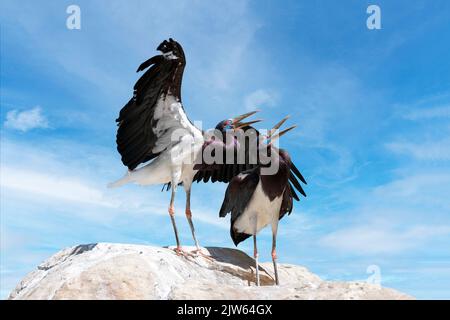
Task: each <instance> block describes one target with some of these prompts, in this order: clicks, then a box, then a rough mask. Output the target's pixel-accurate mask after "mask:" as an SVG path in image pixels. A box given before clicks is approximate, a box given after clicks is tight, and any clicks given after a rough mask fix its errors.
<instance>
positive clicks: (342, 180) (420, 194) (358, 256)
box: [0, 0, 450, 299]
mask: <svg viewBox="0 0 450 320" xmlns="http://www.w3.org/2000/svg"><path fill="white" fill-rule="evenodd" d="M74 3H75V4H77V5H79V6H80V8H81V30H68V29H67V28H66V18H67V16H68V15H67V14H66V8H67V6H68V5H70V4H74ZM369 4H377V5H379V6H380V8H381V14H382V16H381V17H382V29H381V30H368V29H367V27H366V19H367V17H368V15H367V13H366V8H367V7H368V5H369ZM449 12H450V4H449V3H448V1H444V0H442V1H438V0H434V1H425V0H424V1H419V0H416V1H381V0H375V1H371V2H368V1H360V0H352V1H339V2H338V1H331V0H330V1H314V2H312V1H284V2H283V3H280V2H278V1H277V2H275V1H239V3H238V2H237V1H165V3H164V4H163V3H162V2H160V1H95V2H93V1H74V2H73V1H22V2H21V3H20V4H18V3H17V2H16V1H7V0H2V1H1V3H0V18H1V118H0V120H1V123H0V126H1V140H0V141H1V145H0V146H1V172H0V173H1V174H0V182H1V184H0V186H1V190H0V191H1V192H0V199H1V203H0V213H1V215H0V219H1V221H0V222H1V255H0V260H1V261H0V263H1V264H0V266H1V273H0V289H1V297H3V298H4V297H6V296H7V294H8V292H9V291H10V290H11V289H12V288H13V287H14V286H15V285H16V283H17V282H18V281H19V280H20V279H21V278H22V277H23V276H24V275H25V274H26V273H27V272H29V271H31V270H33V269H34V268H35V267H36V265H37V264H38V263H39V262H41V261H42V260H44V259H45V258H47V257H49V256H50V255H51V254H53V253H55V252H56V251H58V250H60V249H61V248H63V247H67V246H72V245H76V244H80V243H91V242H126V243H139V244H151V245H170V244H173V243H174V239H173V233H172V230H171V228H172V227H171V224H170V222H169V218H168V216H167V204H168V201H169V196H170V195H169V194H168V193H161V192H160V187H159V186H154V187H153V186H152V187H145V188H142V187H137V186H127V187H124V188H121V189H118V190H110V189H107V188H106V185H107V183H108V182H110V181H113V180H115V179H116V178H118V177H120V176H121V175H122V174H123V173H124V171H125V170H124V167H123V166H122V164H121V162H120V158H119V155H118V154H117V152H116V150H115V130H116V127H115V122H114V120H115V118H116V116H117V114H118V111H119V110H120V108H121V107H122V105H123V104H124V103H125V102H126V101H127V100H128V99H129V97H130V96H131V93H132V91H131V89H132V86H133V84H134V82H135V81H136V79H137V77H138V75H137V74H136V73H135V72H134V71H135V70H136V68H137V66H138V65H139V64H140V63H141V62H143V61H144V60H146V59H147V58H148V57H150V56H152V55H154V54H155V48H156V46H157V45H158V44H159V43H160V42H161V41H162V40H163V39H165V38H168V37H173V38H175V39H177V40H178V41H179V42H180V43H181V44H182V45H183V47H184V49H185V52H186V56H187V67H186V70H185V76H184V80H183V89H182V91H183V93H182V95H183V102H184V105H185V109H186V111H187V113H188V115H189V117H190V118H191V120H196V121H203V126H204V128H209V127H212V126H215V124H216V123H217V122H218V121H219V120H221V119H225V118H229V117H231V116H233V115H237V114H240V113H243V112H244V111H246V110H247V109H251V108H253V106H257V107H259V108H260V109H262V112H261V117H263V118H264V119H266V120H267V121H266V123H267V126H270V125H271V124H273V123H275V122H276V121H277V120H279V119H281V118H282V117H284V116H285V115H286V114H290V115H291V120H290V123H296V124H298V128H297V129H296V130H294V131H293V132H290V133H289V134H288V135H286V136H285V137H284V139H283V140H282V142H281V143H282V146H283V147H285V148H287V149H288V150H289V151H290V153H291V154H292V157H293V159H294V160H295V162H296V164H297V166H298V167H299V168H300V169H301V170H302V172H303V174H304V176H305V177H306V179H307V180H308V182H309V184H308V186H307V188H306V192H307V194H308V198H307V199H306V200H305V201H302V202H301V203H296V206H295V209H294V212H293V214H292V215H291V216H289V217H287V218H285V219H283V220H282V223H281V226H280V230H279V241H278V247H279V250H278V251H279V258H280V262H284V263H296V264H301V265H304V266H306V267H308V268H309V269H310V270H311V271H313V272H315V273H317V274H319V275H320V276H322V277H323V278H326V279H331V280H356V279H366V278H367V277H368V276H369V274H367V273H366V270H367V268H368V267H369V266H370V265H377V266H379V267H380V270H381V277H382V278H381V280H382V285H385V286H389V287H393V288H397V289H399V290H402V291H404V292H406V293H409V294H412V295H414V296H416V297H418V298H422V299H426V298H441V299H442V298H447V299H449V298H450V250H449V243H450V200H449V194H450V138H449V137H450V60H449V59H448V57H449V56H450V41H448V39H449V38H450V20H449V19H448V15H449ZM225 187H226V186H225V185H217V184H214V185H212V184H209V185H195V186H194V189H193V199H192V210H193V215H194V222H195V224H196V228H197V230H198V231H197V233H198V236H199V241H200V243H201V244H202V245H204V246H229V247H232V246H233V245H232V242H231V239H230V238H229V231H228V220H227V219H219V218H218V209H219V208H220V204H221V201H222V200H223V192H224V190H225ZM176 208H177V211H178V216H177V222H178V224H179V229H180V231H181V240H182V243H184V244H186V245H192V240H191V236H190V231H189V227H188V225H187V223H186V221H185V218H184V213H183V211H184V194H183V192H179V193H178V195H177V201H176ZM259 239H260V240H259V245H260V251H261V255H262V260H267V261H268V260H269V259H270V245H271V235H270V230H265V231H263V232H262V234H261V236H260V237H259ZM240 248H241V249H242V250H245V251H246V252H248V253H251V250H250V249H251V244H250V243H243V244H242V245H241V246H240Z"/></svg>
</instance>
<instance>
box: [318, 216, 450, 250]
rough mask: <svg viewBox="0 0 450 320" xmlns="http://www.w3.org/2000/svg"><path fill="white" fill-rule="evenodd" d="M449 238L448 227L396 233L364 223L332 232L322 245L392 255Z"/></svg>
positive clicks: (432, 227)
mask: <svg viewBox="0 0 450 320" xmlns="http://www.w3.org/2000/svg"><path fill="white" fill-rule="evenodd" d="M449 235H450V227H448V226H441V225H421V226H413V227H410V228H407V229H405V230H399V229H397V228H396V226H393V225H390V224H387V223H383V224H378V225H374V224H372V223H370V222H367V223H366V224H365V225H358V226H354V227H350V228H345V229H341V230H339V231H336V232H333V233H331V234H329V235H327V236H325V237H324V238H322V239H321V244H322V245H325V246H327V247H330V248H333V249H336V250H338V251H348V252H352V253H356V254H363V255H376V254H393V253H399V252H403V251H405V250H408V249H415V248H417V247H418V246H420V245H423V244H425V243H426V242H427V241H429V240H431V239H433V238H435V237H439V236H449Z"/></svg>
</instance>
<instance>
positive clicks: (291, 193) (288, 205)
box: [280, 161, 307, 219]
mask: <svg viewBox="0 0 450 320" xmlns="http://www.w3.org/2000/svg"><path fill="white" fill-rule="evenodd" d="M289 165H290V172H289V184H288V188H286V190H284V193H283V200H282V202H281V208H280V219H281V218H283V216H284V215H285V214H286V213H287V214H291V212H292V209H293V206H294V203H293V200H294V199H295V200H296V201H300V198H299V196H298V195H297V193H296V190H297V191H298V192H300V193H301V194H302V195H303V196H304V197H306V193H305V191H304V190H303V187H302V185H301V184H300V182H299V181H298V179H299V180H300V181H301V182H302V183H304V184H307V183H306V180H305V178H304V177H303V175H302V174H301V173H300V171H299V170H298V169H297V167H296V166H295V164H294V163H293V162H292V161H289Z"/></svg>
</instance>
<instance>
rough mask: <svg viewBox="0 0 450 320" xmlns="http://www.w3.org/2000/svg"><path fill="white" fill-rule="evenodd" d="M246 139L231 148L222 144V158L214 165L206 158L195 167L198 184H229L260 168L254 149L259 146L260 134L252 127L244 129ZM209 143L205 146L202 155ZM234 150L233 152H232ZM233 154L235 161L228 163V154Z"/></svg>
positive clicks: (195, 177)
mask: <svg viewBox="0 0 450 320" xmlns="http://www.w3.org/2000/svg"><path fill="white" fill-rule="evenodd" d="M242 130H243V136H244V137H245V139H244V140H243V143H242V144H233V145H232V146H231V147H229V146H227V145H226V144H223V143H222V144H221V145H222V147H223V150H222V151H223V152H222V157H221V158H220V159H217V160H218V161H215V162H213V163H207V162H206V161H205V159H204V158H202V159H201V161H202V162H201V163H198V164H196V165H195V166H194V169H195V170H198V172H197V173H196V174H195V176H194V179H193V180H194V181H197V182H201V181H203V182H208V181H209V180H211V182H213V183H214V182H216V181H218V182H225V183H228V182H230V181H231V179H233V177H235V176H237V175H238V174H239V173H241V172H244V171H247V170H250V169H253V168H255V167H257V166H258V158H257V152H255V149H254V148H253V147H257V146H258V145H259V141H258V139H259V132H258V130H256V129H255V128H253V127H252V126H247V127H244V128H242ZM207 147H208V143H205V144H204V145H203V150H202V154H203V155H204V154H205V152H204V150H205V148H207ZM231 149H233V150H231ZM230 151H231V152H233V161H227V158H226V156H227V153H228V152H230Z"/></svg>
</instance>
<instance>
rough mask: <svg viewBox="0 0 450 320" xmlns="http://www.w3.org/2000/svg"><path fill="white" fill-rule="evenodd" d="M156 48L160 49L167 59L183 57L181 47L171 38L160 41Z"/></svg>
mask: <svg viewBox="0 0 450 320" xmlns="http://www.w3.org/2000/svg"><path fill="white" fill-rule="evenodd" d="M156 50H159V51H161V52H162V54H163V56H164V57H166V58H167V59H184V51H183V48H182V47H181V45H180V44H179V43H178V42H176V41H175V40H173V39H172V38H169V40H164V41H163V42H161V43H160V45H159V46H158V48H156Z"/></svg>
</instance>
